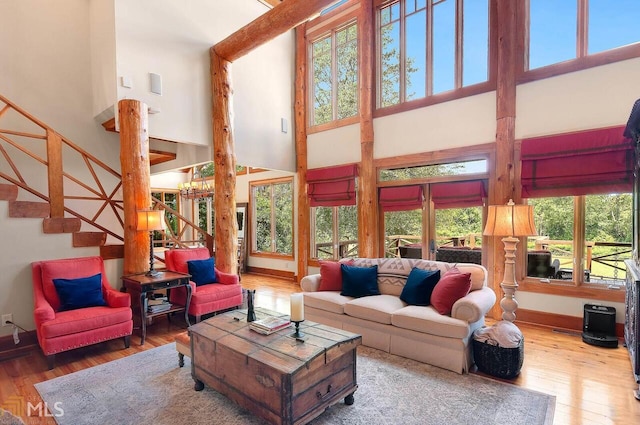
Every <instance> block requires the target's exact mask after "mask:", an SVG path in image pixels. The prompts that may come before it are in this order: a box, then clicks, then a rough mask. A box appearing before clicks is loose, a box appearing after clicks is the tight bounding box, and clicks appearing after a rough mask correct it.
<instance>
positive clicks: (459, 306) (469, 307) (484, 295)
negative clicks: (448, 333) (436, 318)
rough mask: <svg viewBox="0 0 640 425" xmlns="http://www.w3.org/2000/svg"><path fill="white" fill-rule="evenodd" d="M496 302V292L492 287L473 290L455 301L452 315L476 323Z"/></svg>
mask: <svg viewBox="0 0 640 425" xmlns="http://www.w3.org/2000/svg"><path fill="white" fill-rule="evenodd" d="M495 303H496V294H495V293H494V292H493V290H491V289H490V288H487V287H484V288H482V289H478V290H476V291H471V292H469V293H468V294H467V295H466V296H464V297H462V298H460V299H459V300H458V301H456V302H455V304H454V305H453V308H452V309H451V317H454V318H456V319H460V320H465V321H467V322H469V323H474V322H477V321H478V320H480V319H482V318H483V317H484V315H485V314H487V312H488V311H489V309H491V307H493V305H494V304H495Z"/></svg>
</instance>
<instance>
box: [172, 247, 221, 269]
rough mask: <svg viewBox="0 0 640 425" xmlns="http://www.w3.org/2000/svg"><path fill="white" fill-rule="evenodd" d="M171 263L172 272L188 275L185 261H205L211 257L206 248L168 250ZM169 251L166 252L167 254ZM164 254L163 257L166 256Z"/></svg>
mask: <svg viewBox="0 0 640 425" xmlns="http://www.w3.org/2000/svg"><path fill="white" fill-rule="evenodd" d="M170 251H171V254H169V255H170V256H171V261H172V262H173V270H174V271H176V272H178V273H189V268H188V266H187V261H189V260H206V259H207V258H209V257H210V256H211V255H210V254H209V250H208V249H207V248H189V249H175V250H170ZM168 252H169V251H167V253H168ZM167 253H165V256H166V255H167Z"/></svg>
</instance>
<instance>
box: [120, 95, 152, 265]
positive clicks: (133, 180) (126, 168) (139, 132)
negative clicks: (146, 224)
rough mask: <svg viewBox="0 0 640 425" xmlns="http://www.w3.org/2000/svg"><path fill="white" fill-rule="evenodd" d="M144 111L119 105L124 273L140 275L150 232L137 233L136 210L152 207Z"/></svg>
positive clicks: (132, 104)
mask: <svg viewBox="0 0 640 425" xmlns="http://www.w3.org/2000/svg"><path fill="white" fill-rule="evenodd" d="M147 110H148V108H147V105H145V104H144V103H143V102H140V101H138V100H133V99H123V100H121V101H119V102H118V114H119V115H118V116H119V121H120V167H121V169H122V200H123V207H124V264H123V273H124V274H133V273H141V272H144V271H146V270H147V269H148V268H149V232H144V231H141V232H138V231H137V230H136V226H137V211H138V210H142V209H147V208H149V207H150V206H151V186H150V183H149V115H148V113H147Z"/></svg>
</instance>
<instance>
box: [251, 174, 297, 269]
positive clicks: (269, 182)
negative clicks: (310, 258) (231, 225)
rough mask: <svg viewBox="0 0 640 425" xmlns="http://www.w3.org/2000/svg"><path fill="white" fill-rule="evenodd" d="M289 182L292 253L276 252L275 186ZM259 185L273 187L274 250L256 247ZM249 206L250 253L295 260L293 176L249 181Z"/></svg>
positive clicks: (272, 247)
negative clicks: (256, 191)
mask: <svg viewBox="0 0 640 425" xmlns="http://www.w3.org/2000/svg"><path fill="white" fill-rule="evenodd" d="M284 183H288V184H289V185H290V186H291V253H290V254H288V253H279V252H276V251H275V249H276V242H275V240H276V235H275V209H276V208H274V197H273V186H274V185H276V184H284ZM258 186H270V187H271V211H270V212H271V249H272V251H269V252H266V251H258V250H257V248H256V242H257V241H256V230H257V225H256V219H257V214H256V211H255V208H256V202H255V199H254V197H255V188H256V187H258ZM249 206H250V209H249V211H250V214H249V219H250V220H249V223H248V225H249V232H248V233H247V235H248V237H249V241H250V244H249V246H250V255H251V256H254V257H264V258H277V259H282V260H293V259H294V253H295V248H296V247H295V240H296V239H295V226H294V218H295V211H296V208H295V187H294V184H293V176H291V177H280V178H275V179H268V180H255V181H251V182H249Z"/></svg>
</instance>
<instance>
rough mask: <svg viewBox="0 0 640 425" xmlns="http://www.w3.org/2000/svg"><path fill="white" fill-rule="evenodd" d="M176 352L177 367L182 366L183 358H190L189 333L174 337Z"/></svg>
mask: <svg viewBox="0 0 640 425" xmlns="http://www.w3.org/2000/svg"><path fill="white" fill-rule="evenodd" d="M176 350H177V351H178V366H180V367H182V366H184V356H187V357H191V338H190V337H189V332H182V333H179V334H178V335H176Z"/></svg>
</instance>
